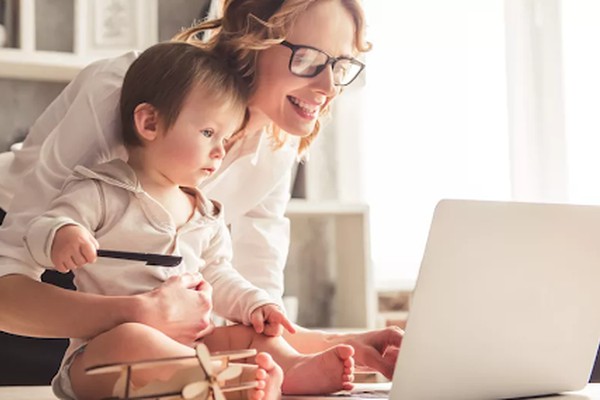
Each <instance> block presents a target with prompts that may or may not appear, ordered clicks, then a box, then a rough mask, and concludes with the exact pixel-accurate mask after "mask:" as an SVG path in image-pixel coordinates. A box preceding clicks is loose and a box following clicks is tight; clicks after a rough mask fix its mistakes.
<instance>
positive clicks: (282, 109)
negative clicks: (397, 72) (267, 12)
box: [250, 0, 355, 136]
mask: <svg viewBox="0 0 600 400" xmlns="http://www.w3.org/2000/svg"><path fill="white" fill-rule="evenodd" d="M354 30H355V26H354V22H353V19H352V15H351V14H350V13H349V12H348V11H347V10H346V9H345V8H344V7H343V6H342V4H341V3H340V1H339V0H320V1H317V2H316V3H314V4H313V5H312V6H311V7H310V8H309V9H308V10H307V11H306V12H305V13H303V14H301V15H300V16H299V17H298V19H297V20H296V22H295V24H294V25H293V26H292V27H291V29H290V30H289V31H288V34H287V37H286V40H287V41H288V42H290V43H292V44H295V45H305V46H311V47H315V48H317V49H320V50H322V51H324V52H325V53H327V54H329V55H330V56H331V57H340V56H352V55H353V49H354ZM291 55H292V51H291V50H290V49H289V48H287V47H285V46H282V45H275V46H273V47H270V48H268V49H266V50H264V51H262V52H261V53H260V54H259V58H258V68H257V77H256V79H257V81H256V85H257V86H256V91H255V93H254V95H253V96H252V99H251V101H250V106H251V109H252V112H253V114H254V113H257V112H259V113H262V114H263V115H264V116H265V117H267V118H268V119H269V120H271V121H273V122H274V123H275V124H276V125H277V126H279V127H280V128H281V129H283V130H284V131H285V132H287V133H290V134H292V135H297V136H306V135H308V134H310V133H311V132H312V131H313V129H314V127H315V123H316V122H317V118H318V117H319V113H320V111H321V110H322V109H323V108H325V107H326V106H327V104H329V102H330V101H331V100H332V99H333V98H334V97H335V96H336V95H337V94H338V93H339V88H338V87H337V86H334V84H333V76H332V70H331V66H330V65H329V66H327V68H325V69H324V70H323V71H322V72H321V73H320V74H318V75H317V76H315V77H313V78H303V77H298V76H295V75H293V74H292V73H291V72H290V71H289V69H288V65H289V62H290V57H291Z"/></svg>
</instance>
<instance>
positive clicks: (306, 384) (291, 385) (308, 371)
mask: <svg viewBox="0 0 600 400" xmlns="http://www.w3.org/2000/svg"><path fill="white" fill-rule="evenodd" d="M353 355H354V348H353V347H352V346H348V345H345V344H340V345H337V346H335V347H332V348H330V349H329V350H325V351H323V352H321V353H315V354H310V355H302V356H301V357H300V358H299V361H298V362H297V363H296V364H295V365H294V366H292V367H291V368H289V369H288V370H287V371H286V372H285V375H284V377H283V386H282V392H283V394H329V393H333V392H337V391H339V390H350V389H352V387H353V385H352V381H353V380H354V358H353V357H352V356H353Z"/></svg>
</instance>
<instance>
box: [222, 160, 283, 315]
mask: <svg viewBox="0 0 600 400" xmlns="http://www.w3.org/2000/svg"><path fill="white" fill-rule="evenodd" d="M290 185H291V172H290V173H288V174H284V176H283V177H282V179H281V181H280V182H279V183H278V184H277V185H276V186H275V187H274V188H273V190H272V191H271V192H270V193H269V194H268V195H267V196H266V197H265V198H264V200H263V201H262V202H261V203H260V204H258V205H257V206H256V207H254V208H253V209H252V210H250V211H249V212H247V213H246V214H245V215H243V216H241V217H240V218H238V219H236V220H235V221H232V223H231V238H232V243H233V254H234V259H233V265H234V266H235V268H236V269H237V270H238V271H239V272H240V274H242V276H244V277H245V278H246V279H248V280H249V281H250V282H252V283H253V284H254V285H255V286H257V287H259V288H261V289H264V290H265V291H267V293H269V295H270V296H271V297H272V298H273V300H274V301H276V302H277V303H278V304H279V305H280V306H282V300H281V297H282V296H283V285H284V281H283V270H284V267H285V264H286V260H287V256H288V249H289V244H290V221H289V220H288V219H287V218H286V217H285V210H286V208H287V204H288V202H289V199H290Z"/></svg>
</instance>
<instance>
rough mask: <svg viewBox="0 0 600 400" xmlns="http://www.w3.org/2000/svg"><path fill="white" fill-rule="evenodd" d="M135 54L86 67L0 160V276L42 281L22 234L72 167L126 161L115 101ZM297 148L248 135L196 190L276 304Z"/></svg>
mask: <svg viewBox="0 0 600 400" xmlns="http://www.w3.org/2000/svg"><path fill="white" fill-rule="evenodd" d="M138 54H139V53H137V52H129V53H126V54H124V55H122V56H120V57H117V58H113V59H107V60H101V61H98V62H96V63H94V64H91V65H90V66H88V67H86V68H85V69H84V70H83V71H81V73H79V74H78V75H77V77H75V79H74V80H73V81H72V82H71V83H70V84H69V85H68V86H67V87H66V88H65V90H64V91H63V92H62V93H61V94H60V95H59V96H58V97H57V98H56V99H55V100H54V101H53V102H52V104H50V106H48V108H47V109H46V110H45V111H44V113H43V114H42V115H41V116H40V117H39V118H38V119H37V120H36V122H35V123H34V124H33V126H32V127H31V130H30V131H29V134H28V135H27V137H26V139H25V141H24V143H23V146H22V148H21V149H16V148H15V149H13V150H12V151H11V152H8V153H2V154H0V176H2V179H0V207H2V208H4V209H5V210H7V212H8V213H7V216H6V219H5V220H4V223H3V225H2V226H1V227H0V256H3V257H0V276H3V275H8V274H12V273H19V274H24V275H28V276H31V277H32V278H34V279H40V272H39V270H38V269H37V268H32V267H31V265H30V264H31V263H30V259H29V258H28V255H27V252H26V250H25V248H24V246H23V239H22V238H23V236H24V231H25V228H26V226H27V224H28V223H29V222H30V221H31V220H32V219H33V218H34V217H36V216H37V215H39V214H41V213H43V212H44V211H46V209H47V208H48V206H49V204H50V202H51V201H52V199H54V197H56V195H57V194H58V192H59V191H60V189H61V187H62V185H63V183H64V181H65V179H66V178H67V177H68V176H69V175H70V174H71V173H72V171H73V168H74V167H75V166H77V165H83V166H86V167H92V166H94V165H96V164H99V163H101V162H106V161H109V160H111V159H114V158H121V159H126V152H125V148H124V146H123V143H122V139H121V134H120V131H121V130H120V118H119V96H120V91H121V85H122V82H123V78H124V76H125V72H126V71H127V68H128V67H129V65H130V64H131V63H132V62H133V61H134V60H135V59H136V57H137V56H138ZM298 144H299V140H298V139H297V138H290V139H288V142H287V143H286V144H285V145H284V147H283V148H281V149H278V150H273V149H272V147H271V143H270V140H269V137H268V135H267V134H266V133H265V132H257V133H256V134H254V135H247V136H246V137H245V138H244V139H242V140H240V141H238V142H236V143H235V144H234V145H233V147H232V148H231V149H230V151H229V152H228V153H227V155H226V156H225V159H224V162H223V167H222V168H221V170H220V171H219V172H218V173H217V174H215V176H213V177H212V178H211V179H210V180H209V181H206V182H205V183H203V185H202V186H201V187H200V189H201V190H202V192H203V193H204V195H205V196H206V197H208V198H211V199H215V200H217V201H219V202H220V203H221V204H223V207H224V213H225V222H226V223H227V225H229V227H230V230H231V236H232V245H233V257H234V258H233V265H234V267H235V268H236V269H237V270H238V271H239V272H240V273H241V274H242V276H244V277H245V278H246V279H248V280H249V281H250V282H251V283H253V284H254V285H256V286H258V287H260V288H262V289H264V290H266V291H267V292H268V293H269V294H270V295H271V296H272V297H273V298H274V299H275V300H277V301H278V302H280V301H281V296H282V294H283V268H284V266H285V262H286V259H287V254H288V247H289V220H288V219H287V218H285V217H284V213H285V209H286V206H287V203H288V201H289V198H290V186H291V171H292V166H293V164H294V162H295V160H296V158H297V156H296V154H297V148H298Z"/></svg>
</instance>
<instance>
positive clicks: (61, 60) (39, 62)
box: [0, 49, 94, 82]
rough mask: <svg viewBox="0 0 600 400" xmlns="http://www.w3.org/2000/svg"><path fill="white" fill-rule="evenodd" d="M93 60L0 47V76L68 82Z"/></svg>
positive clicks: (70, 55) (58, 53) (52, 52)
mask: <svg viewBox="0 0 600 400" xmlns="http://www.w3.org/2000/svg"><path fill="white" fill-rule="evenodd" d="M93 61H94V59H92V58H88V57H82V56H78V55H76V54H72V53H63V52H56V51H35V52H27V51H23V50H20V49H0V78H6V79H22V80H31V81H47V82H69V81H71V79H73V78H74V77H75V75H77V73H78V72H79V71H81V69H82V68H83V67H85V66H86V65H88V64H89V63H91V62H93Z"/></svg>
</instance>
